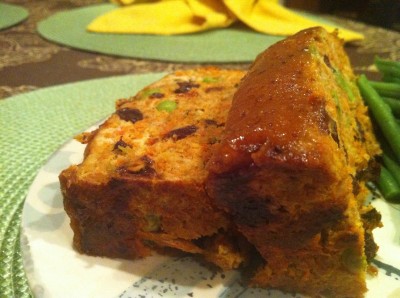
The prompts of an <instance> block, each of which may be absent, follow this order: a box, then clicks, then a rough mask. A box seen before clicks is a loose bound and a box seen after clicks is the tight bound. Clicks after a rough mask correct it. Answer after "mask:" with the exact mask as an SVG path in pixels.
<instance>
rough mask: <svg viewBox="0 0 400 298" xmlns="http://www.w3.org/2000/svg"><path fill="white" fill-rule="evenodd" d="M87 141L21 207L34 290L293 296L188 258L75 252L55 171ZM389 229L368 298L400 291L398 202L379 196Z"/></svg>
mask: <svg viewBox="0 0 400 298" xmlns="http://www.w3.org/2000/svg"><path fill="white" fill-rule="evenodd" d="M83 149H84V146H83V145H81V144H79V143H78V142H76V141H70V142H68V143H66V144H65V145H64V146H63V147H62V148H60V150H58V151H57V152H55V153H54V154H53V155H52V156H51V158H50V159H49V160H48V162H47V163H46V164H45V166H44V167H43V168H41V170H40V171H39V173H38V175H37V177H36V179H35V180H34V182H33V184H32V186H31V187H30V190H29V193H28V196H27V198H26V202H25V206H24V210H23V214H22V233H21V234H22V243H23V245H22V252H23V257H24V264H25V270H26V272H27V277H28V281H29V284H30V286H31V288H32V290H33V293H34V295H35V296H36V297H57V298H62V297H68V298H70V297H85V298H87V297H96V298H101V297H124V298H127V297H135V298H136V297H146V298H147V297H224V298H230V297H241V298H248V297H282V298H283V297H291V298H293V295H285V294H283V293H281V292H279V291H272V290H266V289H264V290H262V289H251V288H244V287H242V286H241V285H240V282H239V280H240V279H239V273H238V272H236V271H231V272H227V273H221V272H214V271H210V269H208V268H206V267H204V266H203V265H201V264H199V263H197V262H196V261H195V260H194V259H192V258H190V257H186V258H171V257H163V256H154V257H149V258H146V259H144V260H139V261H126V260H112V259H107V258H99V257H89V256H85V255H81V254H78V253H77V252H76V251H74V250H73V249H72V245H71V244H72V231H71V229H70V227H69V218H68V217H67V215H66V214H65V212H64V209H63V203H62V196H61V193H60V190H59V182H58V174H59V173H60V172H61V171H62V170H63V169H65V168H66V167H68V166H69V165H70V164H76V163H79V162H80V161H81V158H82V154H83ZM373 204H374V205H375V206H376V208H377V209H378V210H379V211H380V212H381V214H382V217H383V223H384V228H381V229H377V230H376V231H375V239H376V242H377V243H378V244H379V245H380V250H379V252H378V256H377V258H376V262H375V263H376V264H377V265H379V266H380V267H381V268H379V273H378V276H376V277H369V278H368V280H367V286H368V288H369V291H368V293H367V295H366V297H368V298H372V297H373V298H375V297H391V298H394V297H400V281H399V278H400V270H399V269H397V268H400V246H399V244H400V233H399V231H400V211H399V209H400V207H399V206H394V205H390V204H387V203H386V202H384V201H383V200H380V199H376V200H375V201H374V202H373Z"/></svg>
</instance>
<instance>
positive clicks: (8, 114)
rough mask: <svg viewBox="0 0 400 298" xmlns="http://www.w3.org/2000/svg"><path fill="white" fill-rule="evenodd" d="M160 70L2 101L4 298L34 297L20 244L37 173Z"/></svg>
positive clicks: (0, 293) (0, 274)
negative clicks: (28, 197)
mask: <svg viewBox="0 0 400 298" xmlns="http://www.w3.org/2000/svg"><path fill="white" fill-rule="evenodd" d="M161 76H162V74H147V75H137V76H134V75H129V76H120V77H111V78H106V79H98V80H91V81H83V82H79V83H73V84H67V85H61V86H55V87H51V88H45V89H41V90H38V91H34V92H30V93H26V94H22V95H18V96H14V97H11V98H8V99H4V100H2V101H0V144H1V147H0V297H1V298H3V297H7V298H9V297H30V296H31V292H30V289H29V285H28V281H27V279H26V276H25V272H24V268H23V261H22V255H21V246H20V221H21V213H22V210H23V203H24V199H25V197H26V195H27V193H28V191H29V186H30V185H31V183H32V181H33V179H34V177H35V175H36V173H37V172H38V170H39V169H40V168H41V166H43V165H44V163H45V162H46V160H47V159H48V158H49V156H50V155H51V154H52V153H53V152H54V151H56V150H57V149H58V148H59V147H60V146H61V145H62V144H63V143H64V142H65V141H66V140H68V139H70V138H71V137H72V136H74V135H75V134H76V133H78V132H80V131H82V130H84V129H86V128H88V127H89V126H90V125H92V124H93V123H95V122H97V121H98V120H100V119H102V118H104V117H106V116H107V115H108V114H109V113H111V112H112V111H113V109H114V103H115V100H116V99H118V98H123V97H129V96H132V95H134V94H135V93H136V92H137V91H138V90H139V89H141V88H143V87H144V86H145V85H147V84H149V83H151V82H152V81H154V80H156V79H158V78H160V77H161Z"/></svg>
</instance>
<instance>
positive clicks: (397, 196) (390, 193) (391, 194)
mask: <svg viewBox="0 0 400 298" xmlns="http://www.w3.org/2000/svg"><path fill="white" fill-rule="evenodd" d="M378 188H379V190H380V191H381V193H382V195H383V197H384V198H385V199H386V200H388V201H398V200H400V186H399V184H398V183H397V182H396V180H395V179H394V178H393V176H392V174H391V173H390V172H389V171H388V170H387V169H386V168H385V167H384V166H381V174H380V175H379V180H378Z"/></svg>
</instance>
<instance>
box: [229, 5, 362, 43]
mask: <svg viewBox="0 0 400 298" xmlns="http://www.w3.org/2000/svg"><path fill="white" fill-rule="evenodd" d="M223 2H224V3H225V5H226V6H227V7H228V8H229V9H230V10H231V11H232V12H233V13H234V14H235V16H236V17H237V18H238V19H239V20H241V21H242V22H243V23H245V24H246V25H247V26H249V27H251V28H253V29H254V30H256V31H259V32H262V33H267V34H271V35H292V34H294V33H296V32H298V31H300V30H303V29H305V28H309V27H315V26H321V27H324V28H325V29H326V30H327V31H329V32H333V31H334V30H335V29H336V27H335V26H330V25H326V24H322V23H320V22H317V21H314V20H311V19H309V18H306V17H303V16H301V15H299V14H297V13H295V12H293V11H291V10H289V9H287V8H285V7H283V6H282V5H280V4H279V3H278V1H276V0H264V1H263V0H261V1H237V0H223ZM339 37H340V38H342V39H344V40H345V41H351V40H360V39H363V38H364V36H363V35H362V34H360V33H357V32H354V31H351V30H347V29H342V28H341V29H340V30H339Z"/></svg>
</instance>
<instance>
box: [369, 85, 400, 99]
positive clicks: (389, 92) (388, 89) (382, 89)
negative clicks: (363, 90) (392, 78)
mask: <svg viewBox="0 0 400 298" xmlns="http://www.w3.org/2000/svg"><path fill="white" fill-rule="evenodd" d="M369 83H370V85H371V86H372V87H374V89H375V90H376V91H377V92H378V93H379V95H381V96H388V97H394V98H400V84H397V83H392V82H376V81H370V82H369Z"/></svg>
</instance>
